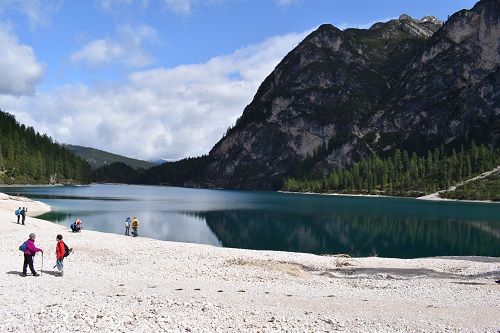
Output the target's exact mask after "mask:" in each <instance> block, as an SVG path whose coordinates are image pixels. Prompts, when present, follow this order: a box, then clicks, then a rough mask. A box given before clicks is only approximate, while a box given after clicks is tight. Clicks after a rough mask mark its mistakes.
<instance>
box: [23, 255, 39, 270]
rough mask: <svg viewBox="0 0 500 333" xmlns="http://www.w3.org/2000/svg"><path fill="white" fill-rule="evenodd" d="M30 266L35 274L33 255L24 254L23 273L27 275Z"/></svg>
mask: <svg viewBox="0 0 500 333" xmlns="http://www.w3.org/2000/svg"><path fill="white" fill-rule="evenodd" d="M28 266H30V271H31V274H33V275H35V274H36V271H35V267H33V256H32V255H31V254H26V253H25V254H24V264H23V274H24V275H26V268H27V267H28Z"/></svg>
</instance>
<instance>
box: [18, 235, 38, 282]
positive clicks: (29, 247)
mask: <svg viewBox="0 0 500 333" xmlns="http://www.w3.org/2000/svg"><path fill="white" fill-rule="evenodd" d="M35 237H36V235H35V234H34V233H31V234H30V235H29V239H28V241H27V242H26V251H24V263H23V274H22V276H23V277H24V276H26V268H27V267H28V266H29V267H30V271H31V274H32V275H33V276H39V275H40V274H38V273H37V272H36V271H35V268H34V267H33V257H34V256H35V254H36V253H37V252H38V251H40V252H42V255H43V250H42V249H39V248H37V247H36V246H35Z"/></svg>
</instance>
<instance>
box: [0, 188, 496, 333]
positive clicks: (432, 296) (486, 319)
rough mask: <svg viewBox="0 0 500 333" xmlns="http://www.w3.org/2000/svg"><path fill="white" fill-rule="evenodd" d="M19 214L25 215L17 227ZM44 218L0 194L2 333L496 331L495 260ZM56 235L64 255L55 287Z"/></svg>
mask: <svg viewBox="0 0 500 333" xmlns="http://www.w3.org/2000/svg"><path fill="white" fill-rule="evenodd" d="M19 206H21V207H22V206H27V207H28V208H29V210H28V217H27V218H26V226H23V225H20V224H17V222H16V216H15V215H14V210H15V209H17V208H18V207H19ZM49 209H50V208H49V207H47V206H46V205H44V204H42V203H39V202H34V201H30V200H28V199H23V198H18V197H9V196H7V195H1V194H0V227H1V230H2V231H1V233H2V234H1V237H0V244H1V249H2V251H3V253H2V254H1V255H0V267H1V268H2V278H1V279H0V296H1V297H0V306H1V315H0V332H500V285H499V284H496V283H495V280H496V279H499V278H500V259H499V258H489V257H442V258H422V259H389V258H379V257H368V258H349V257H343V256H318V255H313V254H304V253H290V252H274V251H252V250H241V249H228V248H219V247H214V246H208V245H199V244H186V243H176V242H166V241H159V240H153V239H147V238H142V237H137V238H133V237H127V236H123V235H116V234H109V233H100V232H95V231H89V230H83V231H82V232H81V233H72V232H71V231H70V230H69V227H68V226H64V227H63V226H59V225H56V224H54V223H51V222H48V221H43V220H39V219H36V218H34V217H33V216H36V215H39V214H40V213H41V212H44V211H47V210H49ZM138 218H139V220H140V217H138ZM117 223H121V222H117ZM31 232H34V233H35V234H36V235H37V237H36V242H35V244H36V245H37V246H38V247H40V248H42V249H43V250H44V255H43V268H42V255H41V254H40V253H37V255H36V256H35V269H36V270H37V271H38V272H39V273H41V276H38V277H34V276H31V275H28V276H27V277H21V272H22V264H23V254H22V252H21V251H19V249H18V248H19V245H21V243H22V242H23V241H25V240H26V239H27V238H28V235H29V234H30V233H31ZM57 234H61V235H63V238H64V239H63V240H64V241H65V242H66V243H67V244H68V245H69V247H72V248H73V249H74V252H73V253H72V254H71V255H70V256H69V257H67V258H66V259H65V260H64V266H65V268H64V276H63V277H60V276H57V275H56V274H55V273H56V269H55V268H53V267H54V265H55V260H56V259H55V246H56V235H57ZM139 234H140V227H139ZM28 271H29V270H28Z"/></svg>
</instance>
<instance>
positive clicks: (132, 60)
mask: <svg viewBox="0 0 500 333" xmlns="http://www.w3.org/2000/svg"><path fill="white" fill-rule="evenodd" d="M158 40H159V38H158V35H157V32H156V30H155V29H153V28H151V27H149V26H147V25H140V26H131V25H129V24H127V25H121V26H119V27H118V28H117V33H116V36H115V37H110V38H103V39H96V40H93V41H91V42H89V43H87V44H86V45H84V46H83V47H82V48H81V49H79V50H78V51H75V52H73V53H72V55H71V61H72V62H73V63H80V64H83V65H84V66H89V67H90V68H92V69H94V70H96V69H99V68H102V67H104V66H107V65H110V64H116V63H120V64H122V65H126V66H128V67H135V68H140V67H145V66H148V65H150V64H152V63H153V62H154V59H153V57H151V56H150V55H149V54H148V53H147V52H146V51H145V50H144V48H143V44H144V43H145V42H146V43H148V42H149V43H156V42H157V41H158Z"/></svg>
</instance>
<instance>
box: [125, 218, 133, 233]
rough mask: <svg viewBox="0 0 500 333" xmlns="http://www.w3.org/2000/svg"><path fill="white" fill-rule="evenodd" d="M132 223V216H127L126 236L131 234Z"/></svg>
mask: <svg viewBox="0 0 500 333" xmlns="http://www.w3.org/2000/svg"><path fill="white" fill-rule="evenodd" d="M130 223H132V220H131V219H130V217H127V219H126V220H125V236H130Z"/></svg>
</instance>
